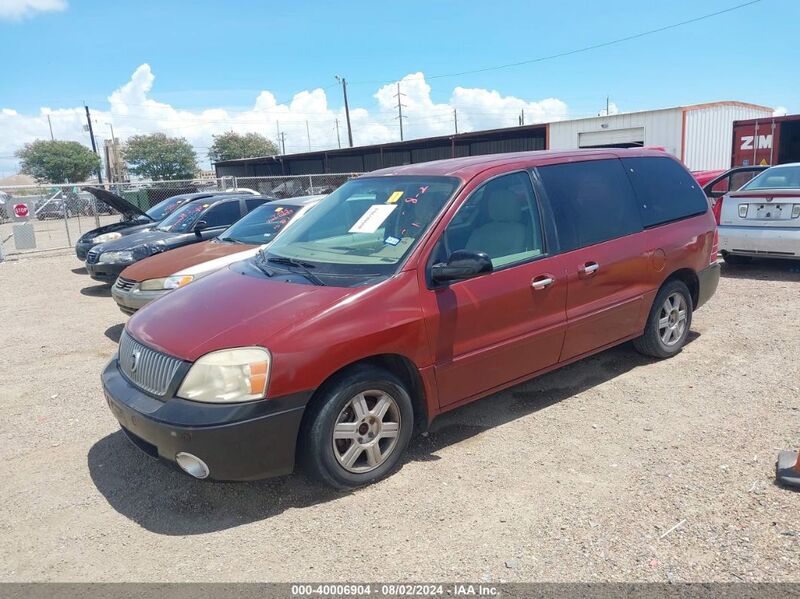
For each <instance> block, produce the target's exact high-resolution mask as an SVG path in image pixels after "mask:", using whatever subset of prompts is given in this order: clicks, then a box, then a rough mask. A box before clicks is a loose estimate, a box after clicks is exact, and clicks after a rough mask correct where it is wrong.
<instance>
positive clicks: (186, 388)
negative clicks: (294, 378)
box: [178, 347, 272, 403]
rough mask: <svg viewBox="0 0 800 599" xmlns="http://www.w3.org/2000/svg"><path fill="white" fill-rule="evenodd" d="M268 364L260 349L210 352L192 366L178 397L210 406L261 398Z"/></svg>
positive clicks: (268, 368)
mask: <svg viewBox="0 0 800 599" xmlns="http://www.w3.org/2000/svg"><path fill="white" fill-rule="evenodd" d="M271 361H272V357H271V356H270V353H269V351H268V350H266V349H264V348H262V347H238V348H235V349H223V350H220V351H215V352H211V353H209V354H206V355H205V356H203V357H201V358H200V359H199V360H197V362H195V363H194V364H192V367H191V368H190V369H189V372H188V374H187V375H186V377H185V378H184V379H183V383H181V387H180V389H178V397H182V398H183V399H190V400H192V401H203V402H210V403H234V402H239V401H251V400H253V399H261V398H263V397H264V395H265V394H266V392H267V384H268V383H269V371H270V364H271Z"/></svg>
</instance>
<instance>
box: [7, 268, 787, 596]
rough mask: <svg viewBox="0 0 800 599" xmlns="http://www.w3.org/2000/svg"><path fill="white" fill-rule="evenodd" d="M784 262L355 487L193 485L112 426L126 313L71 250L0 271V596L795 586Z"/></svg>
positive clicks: (552, 377) (417, 447)
mask: <svg viewBox="0 0 800 599" xmlns="http://www.w3.org/2000/svg"><path fill="white" fill-rule="evenodd" d="M798 291H800V265H798V264H791V263H784V262H779V263H759V264H757V265H753V266H749V267H743V268H742V267H740V268H737V269H732V268H724V269H723V279H722V281H721V283H720V288H719V291H718V292H717V295H716V296H715V297H714V299H713V300H712V301H711V302H710V303H709V304H708V305H707V306H705V307H704V308H703V309H702V310H700V311H699V312H698V313H697V314H696V315H695V320H694V325H693V337H692V340H691V342H690V343H689V344H688V346H687V347H686V349H685V350H684V351H683V352H682V353H681V354H680V355H678V356H677V357H675V358H673V359H671V360H668V361H662V362H656V361H651V360H648V359H645V358H643V357H641V356H639V355H638V354H637V353H635V352H634V350H633V349H632V348H631V346H630V345H624V346H621V347H618V348H616V349H612V350H609V351H606V352H604V353H602V354H600V355H597V356H595V357H592V358H589V359H586V360H583V361H581V362H579V363H576V364H574V365H572V366H569V367H567V368H565V369H563V370H561V371H559V372H555V373H551V374H549V375H546V376H543V377H541V378H539V379H537V380H534V381H531V382H529V383H526V384H523V385H520V386H518V387H515V388H513V389H510V390H508V391H506V392H503V393H500V394H498V395H496V396H493V397H491V398H488V399H485V400H483V401H480V402H478V403H476V404H473V405H471V406H467V407H466V408H462V409H460V410H457V411H455V412H453V413H450V414H448V415H446V416H443V417H442V418H441V419H440V420H438V421H437V423H436V424H435V427H434V430H433V431H432V432H431V433H430V434H429V435H428V436H426V437H420V438H418V439H417V440H415V441H413V442H412V447H411V450H410V455H409V458H408V459H407V461H406V462H405V464H404V465H403V467H402V469H401V470H400V471H399V472H398V473H396V474H395V475H394V476H392V477H391V478H389V479H387V480H385V481H383V482H381V483H379V484H376V485H374V486H372V487H369V488H366V489H362V490H359V491H356V492H353V493H344V494H340V493H334V492H331V491H328V490H324V489H320V488H317V487H315V486H313V485H312V484H311V483H309V482H308V481H307V480H306V479H305V478H303V477H302V476H300V475H295V476H290V477H285V478H282V479H278V480H273V481H263V482H256V483H247V484H236V483H213V482H212V483H208V482H206V483H202V482H198V481H194V480H193V479H190V478H189V477H187V476H185V475H182V474H180V473H178V472H175V471H173V470H171V469H170V468H168V467H165V466H163V465H161V464H159V463H157V462H154V461H152V460H150V459H149V458H147V457H145V456H143V455H142V454H140V453H139V452H138V451H137V450H136V449H135V448H134V447H132V446H131V445H129V444H128V443H127V442H126V441H125V439H124V438H123V437H122V435H121V433H120V432H119V431H118V428H117V425H116V422H115V420H114V419H113V417H112V416H111V414H110V412H109V410H108V409H107V407H106V405H105V403H104V401H103V397H102V393H101V389H100V383H99V373H100V371H101V369H102V367H103V365H104V364H105V362H106V361H107V360H108V359H109V358H111V356H112V355H113V353H114V351H115V347H116V341H117V339H118V337H119V334H120V332H121V329H122V326H123V323H124V321H125V317H124V316H123V315H122V314H121V313H120V312H119V311H118V310H117V308H116V306H115V304H114V302H113V300H112V299H110V297H109V292H108V290H107V289H106V288H104V287H102V286H96V285H94V284H93V283H92V281H91V280H90V279H89V278H88V277H87V276H86V275H85V274H83V272H82V269H80V268H79V263H78V262H77V260H76V259H75V257H74V255H70V254H68V253H61V254H56V255H38V256H36V257H24V258H20V259H19V260H14V261H7V262H5V263H2V264H0V450H1V452H2V453H1V455H2V456H3V459H2V462H0V477H1V478H2V481H3V484H2V486H0V505H1V506H2V518H0V534H2V538H3V543H2V548H0V580H4V581H29V580H48V581H50V580H59V581H89V580H92V581H119V580H134V581H181V580H206V581H212V580H213V581H217V580H219V581H234V580H250V581H252V580H261V581H293V580H337V581H347V580H353V579H356V580H371V581H382V580H383V581H385V580H404V581H413V580H429V581H432V580H440V581H448V580H465V579H466V580H485V581H495V582H496V581H500V580H506V581H576V580H579V581H600V580H603V581H666V580H672V581H740V580H754V581H800V518H798V514H800V493H798V492H793V491H790V490H787V489H783V488H780V487H778V486H776V485H775V484H774V463H775V458H776V455H777V452H778V450H779V449H783V448H789V447H793V446H794V447H796V446H798V444H800V389H799V387H800V376H799V375H800V361H799V360H798V359H797V356H798V355H800V335H798V332H797V331H798V328H797V327H798V322H800V301H798V298H800V295H799V294H798Z"/></svg>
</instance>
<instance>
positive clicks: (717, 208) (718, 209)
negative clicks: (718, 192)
mask: <svg viewBox="0 0 800 599" xmlns="http://www.w3.org/2000/svg"><path fill="white" fill-rule="evenodd" d="M724 199H725V196H720V197H719V198H717V201H716V202H714V205H713V206H712V207H711V212H713V213H714V220H715V221H717V224H719V219H720V216H721V215H722V200H724Z"/></svg>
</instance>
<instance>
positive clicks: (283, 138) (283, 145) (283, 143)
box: [280, 131, 286, 155]
mask: <svg viewBox="0 0 800 599" xmlns="http://www.w3.org/2000/svg"><path fill="white" fill-rule="evenodd" d="M280 139H281V153H282V154H284V155H285V154H286V133H284V132H283V131H281V138H280Z"/></svg>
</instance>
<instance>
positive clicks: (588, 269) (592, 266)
mask: <svg viewBox="0 0 800 599" xmlns="http://www.w3.org/2000/svg"><path fill="white" fill-rule="evenodd" d="M598 270H600V265H599V264H598V263H597V262H587V263H586V264H584V265H583V266H581V268H580V273H581V274H584V275H591V274H594V273H596V272H597V271H598Z"/></svg>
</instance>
